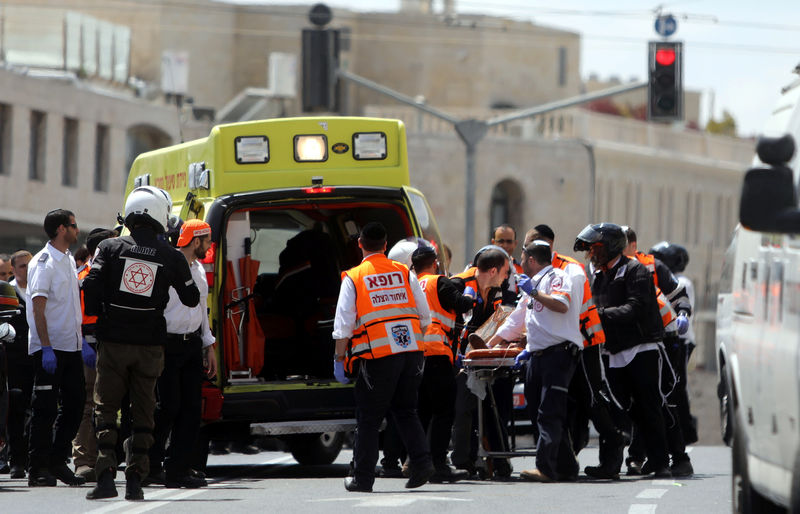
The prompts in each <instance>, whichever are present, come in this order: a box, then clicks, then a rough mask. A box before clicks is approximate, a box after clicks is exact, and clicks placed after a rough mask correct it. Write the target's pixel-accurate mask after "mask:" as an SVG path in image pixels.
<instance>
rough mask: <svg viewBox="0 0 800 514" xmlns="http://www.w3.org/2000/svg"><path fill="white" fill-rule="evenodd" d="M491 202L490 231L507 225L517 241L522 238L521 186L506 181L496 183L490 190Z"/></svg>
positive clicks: (523, 230) (523, 232) (523, 233)
mask: <svg viewBox="0 0 800 514" xmlns="http://www.w3.org/2000/svg"><path fill="white" fill-rule="evenodd" d="M491 202H492V203H491V205H490V207H489V225H490V229H493V228H494V227H497V226H498V225H502V224H503V223H508V224H509V225H511V226H512V227H514V230H516V231H517V240H518V241H519V240H520V239H521V238H522V237H524V235H525V230H526V228H525V227H524V226H523V225H522V223H523V220H524V219H525V215H524V214H525V213H524V212H523V205H524V202H523V195H522V186H521V185H520V184H519V183H518V182H516V181H514V180H508V179H506V180H503V181H500V182H498V183H497V184H496V185H495V186H494V189H492V200H491ZM520 231H521V232H522V234H520Z"/></svg>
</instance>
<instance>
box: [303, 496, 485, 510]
mask: <svg viewBox="0 0 800 514" xmlns="http://www.w3.org/2000/svg"><path fill="white" fill-rule="evenodd" d="M306 501H307V502H309V503H320V502H348V501H352V502H356V503H355V505H353V507H367V508H374V507H406V506H408V505H411V504H412V503H414V502H417V501H442V502H471V501H473V500H471V499H466V498H449V497H447V496H428V495H420V494H390V495H385V496H384V495H369V496H356V497H347V498H323V499H320V500H306Z"/></svg>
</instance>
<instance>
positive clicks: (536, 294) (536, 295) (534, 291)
mask: <svg viewBox="0 0 800 514" xmlns="http://www.w3.org/2000/svg"><path fill="white" fill-rule="evenodd" d="M531 296H532V297H533V298H538V297H539V290H538V289H533V290H531Z"/></svg>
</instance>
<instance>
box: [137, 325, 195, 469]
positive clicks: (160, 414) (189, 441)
mask: <svg viewBox="0 0 800 514" xmlns="http://www.w3.org/2000/svg"><path fill="white" fill-rule="evenodd" d="M202 385H203V341H202V339H201V338H200V337H199V336H196V337H192V338H191V339H189V340H186V341H184V340H176V339H170V338H168V339H167V346H166V348H165V350H164V371H163V372H162V373H161V376H160V377H159V378H158V382H157V385H156V397H157V398H158V403H157V404H156V411H155V429H154V431H153V437H154V439H155V442H154V443H153V445H152V446H151V447H150V469H151V470H152V471H151V474H152V472H158V471H159V470H160V469H161V466H162V462H163V467H164V471H165V472H166V473H167V475H169V476H174V477H179V476H183V475H186V474H188V473H189V464H190V461H191V458H192V452H193V451H194V447H195V440H196V439H197V433H198V431H199V430H200V415H201V409H202V396H201V395H202V392H201V389H202ZM167 438H169V448H167V447H166V444H167ZM165 457H166V458H165Z"/></svg>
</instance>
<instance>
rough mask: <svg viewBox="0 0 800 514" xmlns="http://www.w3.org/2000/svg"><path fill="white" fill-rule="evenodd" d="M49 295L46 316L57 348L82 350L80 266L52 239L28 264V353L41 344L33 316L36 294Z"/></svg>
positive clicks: (26, 298)
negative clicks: (76, 267)
mask: <svg viewBox="0 0 800 514" xmlns="http://www.w3.org/2000/svg"><path fill="white" fill-rule="evenodd" d="M37 296H43V297H45V298H47V304H46V305H45V309H44V317H45V321H46V322H47V334H48V336H49V337H50V345H51V346H52V347H53V349H54V350H61V351H65V352H79V351H80V350H81V322H82V321H83V316H82V314H81V298H80V290H79V289H78V270H76V269H75V259H74V258H73V257H72V254H71V253H70V252H69V250H67V252H66V253H63V252H61V251H59V250H58V249H56V248H55V247H54V246H53V245H51V244H50V243H49V242H48V243H47V244H46V245H45V247H44V248H42V249H41V250H40V251H39V253H37V254H36V255H34V256H33V258H32V259H31V261H30V263H29V265H28V288H27V291H26V293H25V302H26V303H27V304H28V308H27V311H26V318H27V320H28V354H29V355H33V354H34V353H35V352H37V351H39V350H40V349H41V348H42V342H41V340H40V339H39V334H38V333H37V332H36V321H35V320H34V318H33V298H36V297H37Z"/></svg>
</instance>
